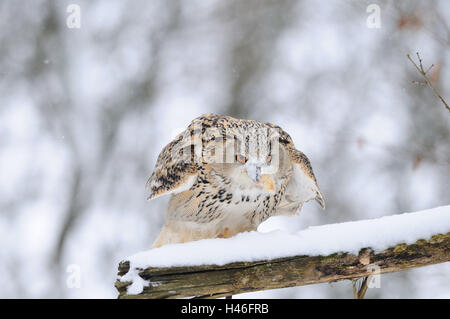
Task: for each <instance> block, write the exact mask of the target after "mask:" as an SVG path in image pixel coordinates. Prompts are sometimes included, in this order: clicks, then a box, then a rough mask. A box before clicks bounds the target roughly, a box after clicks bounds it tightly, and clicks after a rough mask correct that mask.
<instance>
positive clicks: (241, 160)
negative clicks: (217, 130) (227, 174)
mask: <svg viewBox="0 0 450 319" xmlns="http://www.w3.org/2000/svg"><path fill="white" fill-rule="evenodd" d="M247 160H248V159H247V157H245V156H242V155H236V161H238V162H239V163H241V164H245V163H247Z"/></svg>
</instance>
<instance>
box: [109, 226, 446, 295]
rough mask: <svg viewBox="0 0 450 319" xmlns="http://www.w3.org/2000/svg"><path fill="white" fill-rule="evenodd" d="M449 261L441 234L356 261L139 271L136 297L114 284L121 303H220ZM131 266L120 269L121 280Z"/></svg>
mask: <svg viewBox="0 0 450 319" xmlns="http://www.w3.org/2000/svg"><path fill="white" fill-rule="evenodd" d="M447 261H450V233H447V234H439V235H435V236H433V237H431V238H430V239H428V240H425V239H421V240H418V241H417V242H416V243H414V244H411V245H406V244H399V245H396V246H395V247H392V248H389V249H387V250H385V251H382V252H378V253H374V252H373V251H372V250H371V249H370V248H364V249H361V251H360V252H359V254H358V256H356V255H352V254H349V253H336V254H332V255H329V256H295V257H287V258H279V259H274V260H262V261H257V262H237V263H232V264H228V265H224V266H214V265H203V266H196V267H173V268H152V267H149V268H146V269H138V271H139V275H140V276H141V277H142V278H143V279H145V280H149V283H150V284H149V286H148V287H145V288H144V291H143V292H142V293H141V294H139V295H127V293H126V291H127V287H128V286H129V285H130V284H131V283H130V282H121V281H120V280H119V279H118V280H117V281H116V288H117V290H118V291H119V298H182V297H193V296H197V297H200V298H218V297H224V296H228V295H234V294H239V293H244V292H251V291H259V290H266V289H276V288H285V287H293V286H303V285H311V284H317V283H323V282H334V281H339V280H344V279H352V278H358V277H363V276H368V275H371V274H373V272H371V269H373V265H376V266H378V267H379V270H380V273H388V272H396V271H402V270H407V269H411V268H417V267H422V266H427V265H432V264H437V263H442V262H447ZM129 268H130V264H129V262H128V261H123V262H121V263H120V265H119V273H118V275H119V277H120V276H123V275H124V274H126V273H127V272H128V271H129Z"/></svg>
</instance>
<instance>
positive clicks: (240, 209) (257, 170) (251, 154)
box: [147, 114, 324, 247]
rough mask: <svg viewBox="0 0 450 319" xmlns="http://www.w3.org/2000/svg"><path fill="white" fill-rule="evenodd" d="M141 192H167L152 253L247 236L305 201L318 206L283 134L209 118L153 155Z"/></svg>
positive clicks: (310, 178) (302, 159)
mask: <svg viewBox="0 0 450 319" xmlns="http://www.w3.org/2000/svg"><path fill="white" fill-rule="evenodd" d="M238 155H242V156H241V157H239V159H240V160H241V161H242V159H245V163H244V162H239V161H238V160H237V159H236V158H237V157H236V156H238ZM147 187H148V188H149V189H150V191H151V194H150V197H149V198H150V199H153V198H156V197H158V196H160V195H165V194H171V198H170V201H169V204H168V207H167V211H166V225H165V226H164V228H163V230H162V231H161V234H160V235H159V237H158V239H157V240H156V242H155V243H154V245H153V247H159V246H162V245H164V244H167V243H176V242H185V241H192V240H198V239H203V238H215V237H230V236H233V235H235V234H237V233H239V232H242V231H249V230H255V229H256V228H257V227H258V225H259V224H260V223H261V222H263V221H264V220H266V219H267V218H269V217H270V216H275V215H296V214H298V213H299V211H300V209H301V207H302V204H303V203H304V202H306V201H308V200H311V199H316V200H317V201H318V202H319V204H320V205H321V206H322V207H324V201H323V198H322V195H321V193H320V190H319V188H318V186H317V182H316V178H315V176H314V173H313V170H312V167H311V164H310V162H309V160H308V158H307V157H306V156H305V155H304V154H303V153H302V152H300V151H298V150H296V149H295V147H294V143H293V142H292V139H291V137H290V136H289V135H288V134H287V133H286V132H285V131H284V130H282V129H281V128H280V127H278V126H276V125H273V124H270V123H264V122H259V121H253V120H242V119H235V118H232V117H229V116H222V115H216V114H205V115H203V116H201V117H198V118H196V119H194V120H193V121H192V122H191V124H190V125H189V127H188V128H187V129H186V130H185V131H184V132H182V133H181V134H179V135H178V136H177V137H176V138H175V139H174V140H173V141H172V142H170V143H169V144H168V145H167V146H166V147H165V148H164V149H163V150H162V151H161V154H160V155H159V157H158V160H157V163H156V166H155V169H154V172H153V174H152V176H151V177H150V178H149V180H148V182H147Z"/></svg>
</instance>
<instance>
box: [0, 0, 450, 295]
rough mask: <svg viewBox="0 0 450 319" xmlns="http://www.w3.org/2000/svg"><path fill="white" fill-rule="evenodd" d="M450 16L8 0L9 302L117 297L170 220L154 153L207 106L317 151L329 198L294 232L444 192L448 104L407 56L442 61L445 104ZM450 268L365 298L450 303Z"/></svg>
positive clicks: (297, 6)
mask: <svg viewBox="0 0 450 319" xmlns="http://www.w3.org/2000/svg"><path fill="white" fill-rule="evenodd" d="M371 3H376V4H378V5H379V6H380V9H381V28H375V29H373V28H368V27H367V24H366V20H367V17H368V16H369V13H367V12H366V9H367V6H368V5H369V4H371ZM69 4H78V5H79V6H80V8H81V28H80V29H70V28H68V27H67V25H66V19H67V17H68V16H69V14H68V13H67V12H66V9H67V6H68V5H69ZM449 21H450V2H448V1H446V0H441V1H433V2H431V1H427V2H425V1H419V0H417V1H412V0H409V1H406V0H405V1H401V2H400V1H375V0H374V1H342V0H336V1H326V2H325V1H323V2H317V1H312V0H311V1H306V0H305V1H299V0H291V1H289V0H281V1H274V0H273V1H272V0H270V1H269V0H245V1H238V0H235V1H218V0H212V1H201V0H198V1H194V0H192V1H189V2H188V1H175V0H171V1H163V0H160V1H157V0H152V1H134V0H133V1H132V0H117V1H111V0H104V1H56V0H54V1H37V0H36V1H25V0H21V1H17V0H15V1H14V0H2V1H1V2H0V235H1V239H2V240H1V243H0V262H1V271H2V289H1V290H0V297H3V298H12V297H20V298H38V297H40V298H48V297H57V298H81V297H84V298H95V297H97V298H98V297H105V298H115V297H116V296H117V293H116V290H115V288H114V280H115V278H116V273H117V271H116V269H117V264H118V262H119V261H120V260H121V259H122V258H124V257H125V256H129V255H132V254H134V253H136V252H138V251H143V250H145V249H148V248H149V247H150V245H151V243H152V241H153V240H154V239H155V237H156V236H157V234H158V232H159V230H160V228H161V227H162V224H163V222H164V207H165V205H166V203H167V200H168V198H165V197H161V198H158V199H155V200H154V201H150V202H148V201H146V196H147V193H146V190H145V189H144V185H145V182H146V180H147V178H148V177H149V176H150V174H151V172H152V169H153V166H154V164H155V161H156V157H157V155H158V152H159V151H160V150H161V148H162V147H163V146H164V145H166V144H167V143H168V142H169V141H170V140H171V138H172V137H173V136H174V135H175V134H177V133H178V132H180V131H181V130H183V129H184V128H185V127H186V126H187V125H188V124H189V122H190V121H191V120H192V119H193V118H195V117H197V116H199V115H201V114H202V113H207V112H217V113H221V114H228V115H232V116H236V117H243V118H248V119H256V120H263V121H269V122H272V123H276V124H278V125H280V126H281V127H283V128H284V129H285V130H286V131H287V132H289V133H290V135H291V136H292V138H293V140H294V142H295V144H296V146H297V148H299V149H300V150H302V151H303V152H305V153H306V154H307V155H308V157H309V158H310V159H311V162H312V164H313V167H314V170H315V174H316V177H317V179H318V181H319V185H320V186H321V189H322V192H323V194H324V197H325V200H326V203H327V209H326V211H321V210H320V208H319V207H318V205H315V204H313V203H310V204H306V205H305V206H304V208H303V211H302V214H301V216H299V217H298V218H294V219H291V220H289V222H286V221H284V222H280V223H279V224H280V226H281V227H283V225H288V226H289V227H288V228H289V230H290V231H296V230H300V229H304V228H307V227H308V226H313V225H322V224H329V223H336V222H343V221H351V220H361V219H367V218H375V217H380V216H383V215H391V214H395V213H400V212H406V211H418V210H423V209H427V208H432V207H437V206H442V205H448V204H450V147H449V144H450V143H449V142H450V116H449V113H448V111H446V110H445V109H444V107H443V105H442V104H441V103H440V102H439V101H438V100H437V99H436V98H435V97H434V96H433V94H432V92H431V90H429V89H428V88H426V87H423V86H418V85H416V84H413V83H412V81H420V80H421V79H420V77H419V74H418V73H417V71H416V70H415V69H414V67H413V66H412V65H411V63H410V62H409V61H408V59H407V58H406V54H407V53H411V54H414V53H415V52H416V51H420V53H421V55H422V57H423V59H424V63H425V64H426V66H429V65H430V64H431V63H433V64H435V67H434V68H433V69H432V70H431V71H430V74H429V75H430V79H431V80H432V81H433V83H434V85H435V87H436V88H437V89H438V91H439V92H440V93H441V94H442V95H443V96H444V98H446V99H447V101H449V99H450V86H449V85H448V83H450V22H449ZM448 264H449V263H447V264H442V265H436V266H430V267H425V268H422V269H416V270H410V271H404V272H401V273H394V274H387V275H384V276H383V277H382V281H381V288H380V289H371V290H369V291H368V292H367V295H366V297H367V298H387V297H390V298H396V297H403V298H420V297H431V298H444V297H447V298H449V297H450V289H449V287H450V266H449V265H448ZM74 267H75V268H74ZM73 269H79V270H80V275H81V287H80V288H76V287H75V288H70V287H69V286H70V285H69V286H68V285H67V279H68V277H69V276H70V275H71V274H72V273H71V272H68V270H69V271H71V270H73ZM243 296H244V297H251V298H259V297H269V298H305V297H309V298H351V297H352V290H351V283H350V282H349V281H346V282H339V283H334V284H321V285H315V286H305V287H298V288H287V289H280V290H274V291H268V292H259V293H252V294H245V295H243Z"/></svg>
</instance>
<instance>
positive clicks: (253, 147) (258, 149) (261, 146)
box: [216, 127, 290, 192]
mask: <svg viewBox="0 0 450 319" xmlns="http://www.w3.org/2000/svg"><path fill="white" fill-rule="evenodd" d="M276 133H277V132H276V130H273V129H271V128H253V127H246V128H245V130H242V131H241V132H239V133H238V134H235V135H233V136H230V135H227V138H226V142H225V145H226V147H225V153H226V154H225V156H224V158H225V159H227V160H226V161H225V163H223V164H222V163H219V164H218V165H217V166H216V170H222V171H223V172H224V176H227V177H228V178H231V180H232V182H233V183H234V184H235V185H239V186H240V187H242V188H255V187H256V188H260V189H261V190H265V191H268V192H275V191H276V188H277V186H279V184H280V178H282V176H285V175H287V174H288V171H287V170H288V168H289V167H290V166H287V165H286V162H287V161H286V156H287V155H286V153H285V151H284V149H283V148H282V147H280V145H279V138H278V136H277V134H276ZM216 142H217V141H216ZM219 144H220V143H219ZM216 146H217V144H216ZM216 155H217V153H216ZM219 157H220V156H219Z"/></svg>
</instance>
